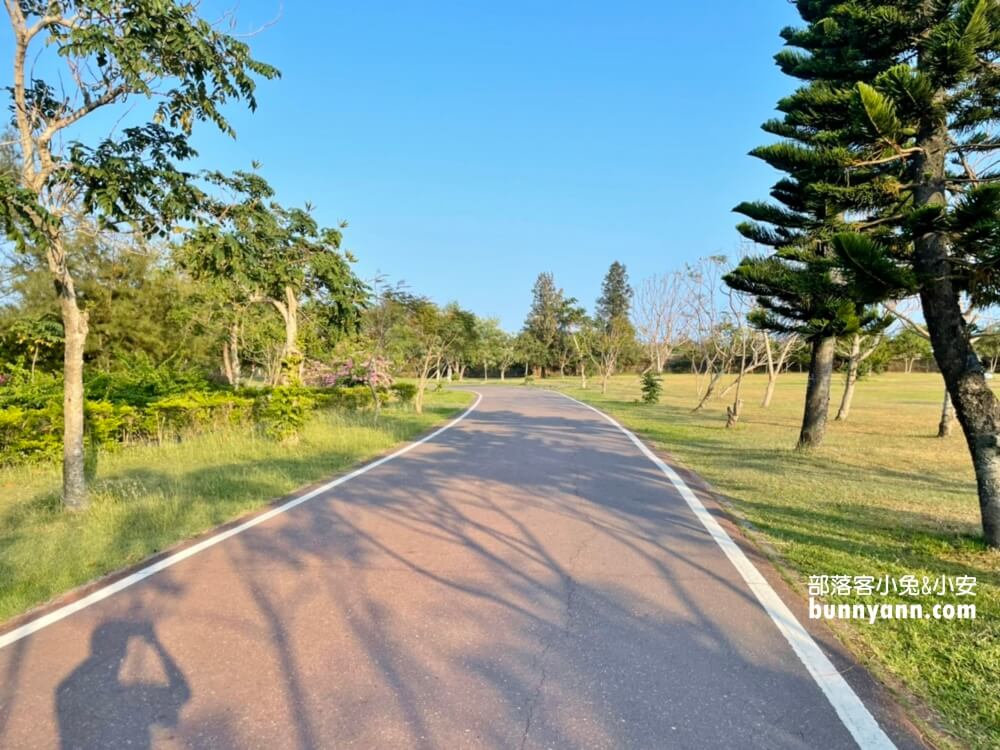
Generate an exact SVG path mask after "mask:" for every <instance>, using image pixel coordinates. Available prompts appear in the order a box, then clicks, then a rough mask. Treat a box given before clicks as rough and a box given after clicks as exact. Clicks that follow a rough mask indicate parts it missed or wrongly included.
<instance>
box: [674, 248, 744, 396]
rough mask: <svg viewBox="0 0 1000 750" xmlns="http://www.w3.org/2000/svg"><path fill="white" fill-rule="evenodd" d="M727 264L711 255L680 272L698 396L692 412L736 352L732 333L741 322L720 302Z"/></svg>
mask: <svg viewBox="0 0 1000 750" xmlns="http://www.w3.org/2000/svg"><path fill="white" fill-rule="evenodd" d="M728 263H729V261H728V259H727V258H726V257H725V256H724V255H713V256H709V257H707V258H701V259H700V260H699V261H698V262H697V263H695V264H694V265H691V266H688V267H687V268H686V269H685V273H684V287H685V292H684V296H683V300H684V304H685V306H686V310H685V311H684V315H685V318H686V323H687V327H688V336H689V338H690V346H691V352H690V356H691V369H692V370H693V371H694V373H695V391H696V393H697V394H698V397H699V398H698V403H697V405H696V406H695V407H694V409H693V411H699V410H701V409H702V408H704V406H705V404H706V403H708V400H709V399H710V398H711V397H712V396H713V395H714V393H715V388H716V386H717V385H718V383H719V381H720V380H721V379H722V377H723V376H724V375H725V374H726V373H728V372H730V371H731V370H732V366H733V363H734V362H735V360H736V358H737V357H738V356H739V353H740V349H739V346H738V345H736V344H738V341H739V336H737V335H734V334H735V333H736V331H737V329H738V328H739V327H740V324H741V323H742V321H734V320H733V318H732V314H731V311H730V310H729V309H728V307H727V306H726V305H723V304H722V302H723V300H724V299H725V298H726V297H727V295H726V294H725V292H724V285H723V283H722V279H723V277H724V274H725V273H726V269H727V268H728ZM730 297H731V295H730ZM704 377H707V378H708V382H707V385H705V387H704V388H703V387H702V383H703V378H704Z"/></svg>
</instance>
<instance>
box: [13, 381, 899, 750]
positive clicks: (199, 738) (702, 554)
mask: <svg viewBox="0 0 1000 750" xmlns="http://www.w3.org/2000/svg"><path fill="white" fill-rule="evenodd" d="M483 391H484V397H483V400H482V402H481V404H480V406H479V407H478V408H477V409H476V410H475V411H473V412H472V413H471V414H469V415H468V416H467V417H466V418H465V419H464V420H463V421H462V422H460V423H459V424H457V425H456V426H454V427H453V428H451V429H449V430H447V431H445V432H443V433H442V434H440V435H439V436H437V437H436V438H434V439H433V440H431V441H429V442H426V443H424V444H422V445H419V446H417V447H416V448H414V449H413V450H411V451H409V452H408V453H406V454H405V455H403V456H400V457H398V458H396V459H394V460H391V461H388V462H386V463H384V464H382V465H380V466H378V467H376V468H374V469H372V470H371V471H369V472H367V473H365V474H363V475H361V476H358V477H356V478H354V479H352V480H351V481H348V482H345V483H343V484H341V485H339V486H338V487H336V488H334V489H332V490H331V491H329V492H327V493H323V494H321V495H319V496H317V497H315V498H314V499H312V500H310V501H309V502H306V503H303V504H301V505H299V506H297V507H295V508H293V509H291V510H289V511H288V512H286V513H282V514H280V515H277V516H275V517H273V518H271V519H269V520H267V521H266V522H264V523H261V524H259V525H257V526H255V527H253V528H251V529H248V530H246V531H245V532H243V533H240V534H237V535H235V536H232V537H230V538H228V539H226V540H225V541H223V542H221V543H219V544H216V545H214V546H212V547H210V548H208V549H206V550H204V551H202V552H200V553H198V554H196V555H193V556H191V557H189V558H187V559H185V560H183V561H182V562H179V563H177V564H176V565H173V566H171V567H169V568H167V569H166V570H163V571H161V572H159V573H157V574H156V575H153V576H150V577H148V578H146V579H144V580H142V581H141V582H139V583H136V584H135V585H132V586H130V587H128V588H126V589H125V590H123V591H121V592H119V593H117V594H115V595H114V596H111V597H108V598H106V599H104V600H103V601H100V602H98V603H96V604H94V605H93V606H89V607H87V608H85V609H83V610H81V611H79V612H77V613H75V614H73V615H72V616H70V617H67V618H65V619H63V620H61V621H59V622H56V623H54V624H53V625H51V626H49V627H46V628H44V629H41V630H39V631H38V632H36V633H33V634H31V635H28V636H27V637H24V638H21V639H19V640H17V641H15V642H13V643H11V644H9V645H7V646H6V647H5V648H3V649H2V650H0V747H3V748H7V749H8V750H13V749H14V748H47V747H60V746H61V747H63V748H100V749H101V750H103V749H105V748H145V747H164V748H174V747H177V748H181V747H183V748H268V749H269V750H272V749H278V748H364V749H368V748H393V749H395V748H443V749H446V750H453V749H455V748H651V749H660V748H733V747H739V748H767V749H768V750H777V749H780V748H813V747H816V748H826V749H835V748H852V747H856V746H857V744H856V742H855V739H854V737H853V736H852V734H851V733H850V732H849V731H848V729H847V728H846V726H845V723H844V722H843V721H842V720H841V718H839V717H838V713H837V711H836V710H835V708H834V706H833V704H832V703H831V701H830V700H828V699H827V697H826V696H825V695H824V693H823V692H822V691H821V690H820V688H819V687H818V685H817V683H816V681H815V680H814V679H813V677H811V676H810V674H809V672H808V671H807V669H806V667H805V666H804V665H803V663H802V661H801V660H800V659H799V658H798V657H797V656H796V654H795V652H793V650H792V648H791V647H790V646H789V643H788V641H787V640H786V639H785V637H783V636H782V634H781V633H780V632H779V630H778V628H777V627H776V626H775V624H774V622H773V621H772V619H771V618H770V617H769V616H768V614H767V613H766V612H765V610H764V608H763V607H762V606H761V604H760V603H759V602H758V600H757V598H756V597H755V596H754V594H753V593H752V592H751V590H750V587H749V586H748V585H747V584H746V583H745V582H744V580H743V579H742V578H741V577H740V575H739V574H738V573H737V571H736V569H735V568H734V567H733V564H732V563H730V561H729V560H728V559H727V558H726V556H725V555H724V554H723V552H722V551H721V549H720V547H719V546H718V544H716V542H715V541H714V540H713V538H712V537H711V536H710V535H709V533H708V532H707V531H706V529H705V527H704V526H703V525H702V523H701V522H700V521H699V520H698V518H697V517H696V516H695V514H694V513H693V512H692V510H691V509H690V508H689V507H688V505H687V504H686V503H685V501H684V500H683V499H682V497H681V496H680V494H679V493H678V491H677V490H676V489H675V488H674V487H673V486H672V485H671V484H670V482H669V481H667V479H666V478H665V477H664V475H663V473H662V472H661V471H660V469H658V468H657V466H655V465H654V464H653V463H652V462H651V461H650V460H649V458H648V457H647V456H644V455H643V454H642V453H641V452H640V450H639V449H638V447H637V446H636V445H635V444H634V443H633V442H631V441H630V439H629V438H628V436H626V435H625V434H623V433H622V432H621V431H620V430H618V429H617V428H616V427H615V426H613V425H612V424H609V423H608V422H607V421H605V420H604V419H603V418H602V417H601V416H600V415H599V414H596V413H594V412H593V411H591V410H589V409H587V408H586V407H584V406H582V405H580V404H577V403H574V402H573V401H571V400H569V399H566V398H564V397H562V396H560V395H558V394H555V393H550V392H545V391H537V390H532V389H526V388H495V387H490V388H484V389H483ZM894 739H895V738H894ZM874 746H876V745H875V744H870V745H869V747H874ZM879 746H881V747H884V746H885V745H879Z"/></svg>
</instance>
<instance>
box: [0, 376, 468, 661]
mask: <svg viewBox="0 0 1000 750" xmlns="http://www.w3.org/2000/svg"><path fill="white" fill-rule="evenodd" d="M472 393H475V394H476V400H475V401H474V402H473V404H472V406H470V407H469V408H468V409H466V410H465V411H464V412H462V413H461V414H459V415H458V416H457V417H455V419H453V420H451V421H450V422H448V424H446V425H444V426H442V427H439V428H438V429H436V430H434V432H432V433H431V434H430V435H426V436H424V437H422V438H421V439H420V440H415V441H414V442H412V443H408V444H407V445H405V446H403V447H402V448H400V449H399V450H397V451H395V452H394V453H390V454H389V455H388V456H383V457H382V458H380V459H378V460H377V461H372V462H371V463H370V464H365V465H364V466H362V467H361V468H359V469H355V470H354V471H352V472H350V473H349V474H345V475H344V476H342V477H338V478H337V479H334V480H333V481H331V482H327V483H326V484H324V485H322V486H321V487H317V488H316V489H314V490H311V491H310V492H307V493H306V494H305V495H302V496H301V497H297V498H295V499H294V500H289V501H288V502H287V503H282V504H281V505H279V506H277V507H275V508H272V509H271V510H269V511H267V512H266V513H261V514H260V515H259V516H254V517H253V518H251V519H250V520H249V521H246V522H245V523H241V524H240V525H239V526H234V527H233V528H231V529H228V530H226V531H223V532H220V533H218V534H216V535H215V536H211V537H209V538H208V539H204V540H202V541H200V542H198V543H197V544H193V545H191V546H190V547H187V548H185V549H182V550H181V551H180V552H177V553H176V554H173V555H170V556H169V557H165V558H163V559H162V560H159V561H157V562H155V563H153V564H152V565H148V566H147V567H145V568H141V569H140V570H137V571H136V572H135V573H132V574H131V575H128V576H125V577H124V578H121V579H119V580H117V581H115V582H114V583H110V584H108V585H107V586H104V587H102V588H99V589H97V590H96V591H93V592H91V593H90V594H87V596H85V597H83V598H81V599H78V600H77V601H75V602H70V603H69V604H67V605H65V606H62V607H59V608H58V609H54V610H52V611H51V612H49V613H48V614H45V615H42V616H41V617H39V618H37V619H35V620H31V621H30V622H27V623H25V624H24V625H21V626H20V627H17V628H14V629H13V630H11V631H10V632H9V633H4V634H3V635H0V649H3V648H6V647H7V646H9V645H10V644H12V643H15V642H17V641H19V640H21V639H22V638H26V637H28V636H29V635H31V634H32V633H37V632H38V631H39V630H42V629H43V628H47V627H48V626H49V625H52V624H54V623H57V622H59V621H60V620H63V619H65V618H67V617H69V616H70V615H72V614H75V613H76V612H79V611H80V610H82V609H86V608H87V607H89V606H91V605H93V604H97V602H99V601H102V600H104V599H107V598H108V597H110V596H114V595H115V594H117V593H118V592H119V591H122V590H124V589H127V588H128V587H129V586H132V585H133V584H136V583H138V582H139V581H142V580H144V579H146V578H149V577H150V576H152V575H155V574H157V573H159V572H160V571H161V570H166V569H167V568H169V567H171V566H172V565H176V564H177V563H179V562H181V561H183V560H186V559H188V558H189V557H193V556H194V555H197V554H198V553H199V552H203V551H204V550H206V549H208V548H209V547H213V546H215V545H216V544H218V543H219V542H224V541H225V540H226V539H229V538H230V537H234V536H236V535H237V534H242V533H243V532H244V531H246V530H247V529H251V528H253V527H254V526H258V525H260V524H262V523H264V522H265V521H269V520H270V519H272V518H274V517H275V516H278V515H281V514H282V513H285V512H286V511H289V510H291V509H292V508H294V507H296V506H298V505H302V504H303V503H307V502H309V501H310V500H312V499H313V498H315V497H317V496H318V495H322V494H323V493H324V492H329V491H330V490H332V489H333V488H334V487H339V486H340V485H342V484H344V483H345V482H349V481H351V480H352V479H355V478H357V477H360V476H361V475H362V474H366V473H368V472H369V471H371V470H372V469H375V468H377V467H379V466H381V465H382V464H384V463H388V462H389V461H392V460H393V459H394V458H399V457H400V456H402V455H404V454H405V453H409V452H410V451H411V450H413V449H414V448H416V447H417V446H420V445H423V444H424V443H427V442H430V441H431V440H433V439H434V438H436V437H437V436H438V435H440V434H441V433H442V432H444V431H445V430H449V429H451V428H452V427H454V426H455V425H457V424H458V423H459V422H461V421H462V420H463V419H465V418H466V417H467V416H469V414H471V413H472V412H473V411H475V409H476V407H477V406H479V402H480V401H482V400H483V394H481V393H479V392H478V391H472Z"/></svg>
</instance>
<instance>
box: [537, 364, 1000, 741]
mask: <svg viewBox="0 0 1000 750" xmlns="http://www.w3.org/2000/svg"><path fill="white" fill-rule="evenodd" d="M765 381H766V379H765V378H764V377H763V376H751V377H749V378H748V379H747V381H746V383H745V385H744V389H743V402H744V405H743V415H742V417H741V420H740V423H739V425H738V426H737V427H736V428H735V429H732V430H727V429H725V423H726V417H725V407H726V404H727V403H730V402H731V394H730V396H729V397H728V398H726V399H719V400H712V401H710V402H709V403H708V404H707V406H706V408H705V409H704V410H703V411H702V412H698V413H692V411H691V409H692V407H693V406H694V404H695V403H696V398H695V380H694V377H693V376H691V375H666V376H664V378H663V386H664V389H663V390H664V396H663V399H662V401H661V403H660V404H659V405H655V406H646V405H642V404H639V403H637V402H636V401H637V399H638V398H639V395H640V389H639V378H638V377H637V376H635V375H629V376H620V377H616V378H614V379H613V380H612V382H611V384H610V386H609V389H608V393H607V394H606V395H602V394H601V393H600V388H599V384H597V383H592V384H591V387H590V388H589V389H588V390H581V389H580V388H579V381H577V380H576V379H569V378H565V379H556V380H544V381H536V383H535V385H536V386H537V385H542V386H545V387H552V388H557V389H559V390H563V391H565V392H567V393H568V394H569V395H572V396H574V397H575V398H578V399H580V400H582V401H586V402H588V403H591V404H593V405H594V406H597V407H598V408H600V409H602V410H604V411H606V412H607V413H608V414H611V415H612V416H614V417H615V418H616V419H619V420H620V421H621V422H622V423H623V424H624V425H626V426H627V427H629V428H631V429H633V430H635V431H636V432H637V433H639V434H640V435H642V436H643V437H644V438H647V439H649V440H650V442H651V443H653V444H654V445H656V446H658V447H660V448H663V449H665V450H667V451H669V452H670V453H671V454H672V455H673V456H675V457H676V458H677V459H678V460H679V461H680V462H681V463H683V464H684V465H686V466H688V467H690V468H691V469H693V470H695V471H696V472H698V473H699V474H700V475H701V476H702V477H704V478H705V479H706V480H707V481H708V482H710V483H711V484H712V485H713V486H714V487H715V489H717V490H718V491H719V492H720V493H721V494H723V495H724V496H726V497H727V498H728V499H729V501H730V502H731V504H732V507H733V509H734V510H735V512H736V513H737V514H738V515H740V516H742V517H743V518H744V519H745V520H747V521H749V522H750V523H751V524H752V530H751V532H750V533H751V536H758V537H759V538H760V539H761V540H762V541H765V542H767V543H768V544H769V545H770V546H771V547H772V548H773V549H774V550H776V552H777V554H778V555H779V556H780V557H779V560H778V562H779V564H780V565H781V567H782V568H783V569H784V571H785V575H786V577H788V578H789V580H790V582H791V583H792V585H793V586H795V587H796V588H797V589H798V590H800V591H801V592H803V593H805V592H806V589H807V582H808V577H809V576H810V575H824V574H828V575H851V576H854V575H872V576H876V577H880V576H886V575H888V576H894V577H896V578H898V577H899V576H901V575H907V574H912V575H916V576H918V578H920V579H922V577H923V576H928V577H929V578H931V579H932V580H933V579H936V578H938V577H940V576H942V575H945V576H960V575H971V576H975V577H976V578H977V580H978V585H977V587H976V592H977V593H976V596H975V598H974V599H970V598H968V597H966V598H964V599H962V598H958V597H955V596H946V597H937V596H921V597H919V598H916V599H914V598H912V597H909V598H904V597H902V596H897V597H877V598H875V600H874V601H878V602H882V601H886V602H892V603H897V602H898V603H913V602H918V603H921V604H923V605H924V607H925V610H926V609H929V608H930V606H932V605H933V604H935V603H953V604H955V603H963V602H966V601H972V602H974V603H975V604H976V607H977V619H976V620H974V621H968V620H966V621H958V620H954V621H944V620H879V621H876V622H875V623H874V624H868V623H867V621H864V622H857V621H843V622H838V623H833V624H834V625H835V629H836V631H837V632H838V634H839V635H840V636H841V637H842V638H843V639H844V640H845V641H846V642H848V643H849V644H851V645H852V646H853V647H854V650H855V651H856V652H857V653H858V654H859V655H860V656H861V658H862V659H863V660H864V661H866V663H868V664H869V665H870V666H871V668H872V669H873V671H874V672H875V673H876V674H880V675H881V676H882V677H883V678H884V679H885V681H886V682H887V683H888V684H889V685H890V686H893V685H899V684H902V685H903V686H905V690H906V691H909V692H910V693H911V694H913V695H915V696H917V697H918V698H919V699H921V700H922V701H923V702H924V703H925V704H926V705H927V706H929V707H930V708H931V709H933V711H934V712H935V713H936V714H937V716H938V717H939V720H938V721H935V722H934V724H936V725H938V726H937V728H938V729H939V730H940V729H943V730H944V731H945V732H947V734H948V735H950V737H949V736H946V737H945V738H944V739H945V741H951V742H954V743H955V744H957V745H959V746H969V747H974V748H983V749H984V750H985V748H997V747H1000V554H998V553H997V552H994V551H989V550H987V549H986V548H985V546H984V545H983V543H982V535H981V532H980V528H979V508H978V503H977V499H976V488H975V483H974V480H973V473H972V468H971V464H970V460H969V456H968V453H967V450H966V446H965V442H964V440H963V438H962V435H961V430H960V429H959V428H958V427H957V425H956V428H955V434H954V435H953V436H952V437H951V438H948V439H945V440H941V439H939V438H937V437H936V433H937V424H938V419H939V416H940V408H941V399H942V395H943V385H942V382H941V379H940V376H939V375H936V374H911V375H905V374H886V375H879V376H876V377H871V378H865V379H863V380H862V381H861V382H860V383H859V384H858V391H857V394H856V396H855V403H854V407H853V409H852V412H851V416H850V419H849V420H848V421H846V422H834V421H832V420H833V415H834V414H835V413H836V406H837V404H838V403H839V401H837V400H836V399H835V400H834V403H833V404H832V408H831V422H830V424H829V429H828V433H827V438H826V442H825V443H824V444H823V445H822V446H821V447H820V448H819V449H817V450H814V451H812V452H809V453H799V452H796V451H794V450H793V448H794V445H795V441H796V438H797V437H798V426H799V421H800V419H801V410H802V403H803V395H804V391H805V377H804V376H801V375H798V374H788V375H784V376H782V378H781V379H780V380H779V381H778V389H777V392H776V393H775V396H774V402H773V404H772V406H771V407H770V408H769V409H762V408H761V407H760V406H759V403H760V399H761V397H762V395H763V391H764V384H765ZM838 384H839V383H838ZM835 395H836V397H837V398H839V395H840V394H839V392H838V393H836V394H835ZM826 601H828V602H831V603H841V602H843V603H864V602H868V603H874V601H873V600H872V599H869V598H865V597H857V598H851V597H842V598H835V597H830V598H827V599H826ZM918 713H919V712H918Z"/></svg>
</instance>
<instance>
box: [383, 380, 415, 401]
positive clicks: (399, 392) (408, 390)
mask: <svg viewBox="0 0 1000 750" xmlns="http://www.w3.org/2000/svg"><path fill="white" fill-rule="evenodd" d="M390 390H391V391H392V392H393V394H395V396H396V398H397V399H398V400H399V402H400V403H401V404H409V403H411V402H412V401H413V399H414V397H416V395H417V386H415V385H414V384H413V383H393V384H392V385H391V386H390Z"/></svg>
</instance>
